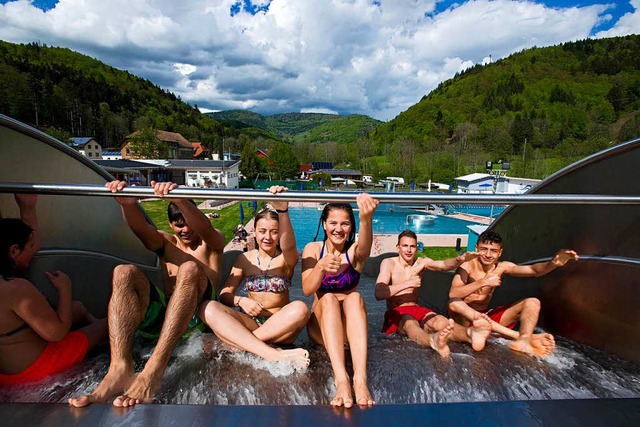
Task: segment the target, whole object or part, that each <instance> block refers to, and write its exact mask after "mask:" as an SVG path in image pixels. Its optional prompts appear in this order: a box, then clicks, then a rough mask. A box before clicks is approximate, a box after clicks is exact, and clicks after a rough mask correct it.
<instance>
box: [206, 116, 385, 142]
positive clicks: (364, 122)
mask: <svg viewBox="0 0 640 427" xmlns="http://www.w3.org/2000/svg"><path fill="white" fill-rule="evenodd" d="M206 115H208V116H209V117H211V118H213V119H215V120H217V121H219V122H220V123H223V124H224V125H225V126H229V127H235V128H238V129H240V128H243V126H244V127H248V126H251V127H256V128H259V129H262V130H264V131H266V132H267V133H269V134H270V135H272V136H273V137H276V138H280V139H285V140H290V141H292V142H302V141H310V142H326V141H335V142H338V143H350V142H354V141H356V140H357V139H358V138H364V137H366V136H367V135H368V132H369V131H371V130H372V129H374V128H375V127H376V126H378V125H379V124H380V123H382V122H381V121H379V120H376V119H373V118H371V117H369V116H365V115H360V114H350V115H348V116H340V115H338V114H325V113H284V114H273V115H269V116H263V115H261V114H258V113H254V112H252V111H247V110H227V111H218V112H213V113H206Z"/></svg>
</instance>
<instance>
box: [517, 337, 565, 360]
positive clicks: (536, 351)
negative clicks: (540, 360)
mask: <svg viewBox="0 0 640 427" xmlns="http://www.w3.org/2000/svg"><path fill="white" fill-rule="evenodd" d="M555 346H556V341H555V339H554V338H553V335H551V334H534V335H532V336H531V337H530V338H529V337H520V338H518V339H517V340H515V341H514V342H512V343H511V344H509V347H510V348H511V349H512V350H514V351H519V352H522V353H526V354H530V355H532V356H537V357H546V356H549V355H550V354H551V352H552V351H553V348H554V347H555Z"/></svg>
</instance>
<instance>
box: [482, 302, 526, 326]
mask: <svg viewBox="0 0 640 427" xmlns="http://www.w3.org/2000/svg"><path fill="white" fill-rule="evenodd" d="M509 308H511V306H510V305H499V306H497V307H494V308H490V309H488V310H485V311H483V312H482V313H484V314H486V315H487V316H489V318H490V319H491V320H493V321H494V322H496V323H500V319H502V315H503V314H504V312H505V311H507V309H509ZM500 324H501V323H500ZM517 324H518V322H513V323H511V324H510V325H502V324H501V325H502V326H506V327H507V328H509V329H513V328H515V327H516V325H517Z"/></svg>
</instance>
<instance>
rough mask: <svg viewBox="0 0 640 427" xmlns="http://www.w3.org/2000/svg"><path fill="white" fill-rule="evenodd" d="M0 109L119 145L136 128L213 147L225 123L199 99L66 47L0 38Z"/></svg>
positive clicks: (52, 129) (61, 132) (53, 129)
mask: <svg viewBox="0 0 640 427" xmlns="http://www.w3.org/2000/svg"><path fill="white" fill-rule="evenodd" d="M0 113H2V114H5V115H7V116H10V117H12V118H14V119H17V120H20V121H22V122H25V123H28V124H30V125H33V126H36V127H38V128H40V129H43V130H46V131H48V132H49V133H52V134H53V135H54V136H56V137H58V138H59V139H64V137H65V136H67V137H68V136H93V137H96V138H97V139H98V140H99V142H100V143H101V144H102V146H103V147H105V148H106V147H117V146H119V145H120V143H121V142H122V140H123V138H124V136H126V135H128V134H129V133H130V132H132V130H133V129H134V128H140V127H144V126H150V127H153V128H156V129H162V130H168V131H173V132H179V133H181V134H182V135H183V136H184V137H185V138H187V139H188V140H191V141H202V142H204V143H205V144H207V145H208V146H210V147H213V146H214V145H215V144H217V143H218V141H219V140H221V135H222V133H223V132H224V130H223V127H222V126H221V125H220V124H219V123H217V122H216V121H215V120H213V119H211V118H209V117H206V116H205V115H203V114H201V113H200V112H199V111H198V109H197V106H190V105H188V104H186V103H184V102H182V101H181V100H180V99H179V98H178V97H176V96H175V95H174V94H173V93H171V92H169V91H167V90H164V89H162V88H160V87H158V86H156V85H154V84H152V83H151V82H149V81H148V80H145V79H141V78H139V77H136V76H134V75H132V74H130V73H129V72H127V71H121V70H117V69H115V68H113V67H110V66H108V65H105V64H104V63H102V62H100V61H97V60H95V59H93V58H90V57H88V56H85V55H81V54H79V53H76V52H73V51H71V50H69V49H65V48H57V47H47V46H42V45H39V44H36V43H31V44H27V45H17V44H12V43H6V42H2V41H0Z"/></svg>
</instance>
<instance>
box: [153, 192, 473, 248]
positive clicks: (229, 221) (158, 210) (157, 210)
mask: <svg viewBox="0 0 640 427" xmlns="http://www.w3.org/2000/svg"><path fill="white" fill-rule="evenodd" d="M201 202H202V201H201V200H196V203H198V204H200V203H201ZM243 203H244V205H243V209H244V214H245V223H246V222H247V221H248V220H249V218H251V215H252V214H253V210H252V208H251V207H247V203H246V202H243ZM168 205H169V202H166V201H164V200H152V201H143V202H142V203H141V206H142V207H143V208H144V210H145V211H146V212H147V214H148V215H149V217H150V218H151V219H152V220H153V223H154V224H155V225H156V227H158V229H159V230H163V231H166V232H167V233H172V230H171V228H170V227H169V222H168V221H167V206H168ZM202 212H204V213H205V214H206V213H211V212H217V213H218V214H219V215H220V216H219V217H218V218H211V224H213V226H214V227H215V228H217V229H218V230H220V231H222V233H224V236H225V241H227V242H229V241H230V240H231V239H233V231H234V230H235V228H236V227H237V225H238V224H239V222H240V204H239V203H234V204H233V205H231V206H227V207H224V208H222V209H219V210H212V209H203V210H202ZM465 250H466V248H465V247H463V248H461V249H460V252H458V251H456V248H455V247H449V248H447V247H426V248H425V249H424V250H423V251H421V252H418V256H420V257H429V258H431V259H435V260H442V259H447V258H453V257H456V256H458V255H460V253H462V252H464V251H465Z"/></svg>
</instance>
